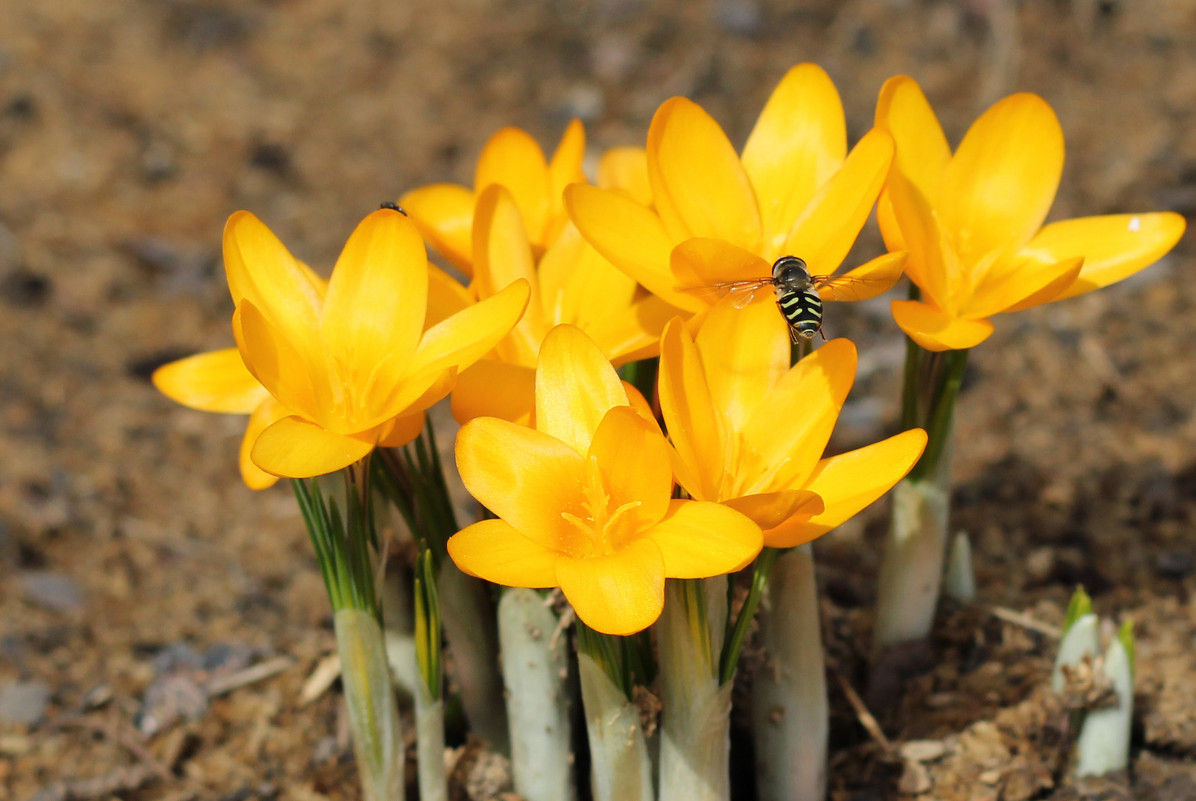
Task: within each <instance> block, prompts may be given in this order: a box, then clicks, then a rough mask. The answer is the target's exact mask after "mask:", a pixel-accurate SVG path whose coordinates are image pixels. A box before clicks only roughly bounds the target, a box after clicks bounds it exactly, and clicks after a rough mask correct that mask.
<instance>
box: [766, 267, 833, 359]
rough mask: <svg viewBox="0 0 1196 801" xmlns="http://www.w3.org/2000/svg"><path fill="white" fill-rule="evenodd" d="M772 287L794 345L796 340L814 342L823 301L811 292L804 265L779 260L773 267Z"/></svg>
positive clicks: (810, 283) (820, 318) (820, 319)
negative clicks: (774, 289) (812, 340)
mask: <svg viewBox="0 0 1196 801" xmlns="http://www.w3.org/2000/svg"><path fill="white" fill-rule="evenodd" d="M772 283H773V286H774V287H776V292H777V306H779V307H780V309H781V314H782V315H783V316H784V317H785V322H787V323H789V333H790V335H791V336H792V337H793V341H794V342H797V338H798V337H799V336H800V337H803V338H805V339H813V338H814V335H815V334H817V333H818V331H819V329H820V328H822V297H821V296H819V294H818V292H817V291H816V290H815V289H814V281H813V279H812V278H811V277H810V271H809V269H808V268H807V267H806V263H805V262H804V261H803V260H801V259H799V258H797V257H796V256H782V257H781V258H779V259H777V260H776V263H775V264H773V265H772Z"/></svg>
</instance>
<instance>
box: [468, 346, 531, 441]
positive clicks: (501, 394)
mask: <svg viewBox="0 0 1196 801" xmlns="http://www.w3.org/2000/svg"><path fill="white" fill-rule="evenodd" d="M452 407H453V417H455V418H456V419H457V422H459V423H466V422H468V421H470V420H472V419H473V418H475V417H498V418H500V419H502V420H509V421H511V422H512V423H519V424H520V425H531V420H532V412H533V411H534V410H535V408H536V370H535V368H533V367H524V366H522V365H518V364H507V363H505V362H500V361H497V360H495V359H482V360H481V361H478V362H475V363H474V364H473V365H471V366H470V367H468V368H467V369H465V370H463V371H461V373H460V374H459V375H458V376H457V385H456V386H455V387H454V388H453V400H452Z"/></svg>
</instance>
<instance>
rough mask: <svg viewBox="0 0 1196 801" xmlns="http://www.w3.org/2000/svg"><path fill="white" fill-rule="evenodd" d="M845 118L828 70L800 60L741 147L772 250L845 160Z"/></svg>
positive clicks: (774, 92) (774, 91)
mask: <svg viewBox="0 0 1196 801" xmlns="http://www.w3.org/2000/svg"><path fill="white" fill-rule="evenodd" d="M846 154H847V123H846V120H845V119H844V116H843V102H842V101H841V100H840V99H839V93H838V91H836V90H835V85H834V83H832V82H831V79H830V76H828V75H827V74H826V72H825V71H824V70H823V69H822V68H821V67H819V66H817V65H814V64H799V65H797V66H796V67H793V68H792V69H791V70H789V72H788V74H786V75H785V77H784V78H782V79H781V82H780V83H779V84H778V85H777V88H776V89H774V90H773V92H772V96H771V97H769V99H768V102H767V103H766V104H765V105H764V110H763V111H762V112H760V118H759V119H758V120H756V126H755V127H754V128H753V129H752V133H751V135H750V136H749V137H748V140H747V144H746V145H744V148H743V168H744V170H745V171H746V172H747V175H748V177H749V178H750V179H751V182H752V186H753V187H754V188H755V190H756V198H757V199H758V200H759V203H760V216H761V217H762V218H763V227H764V236H765V237H766V238H770V239H771V238H772V237H782V239H780V240H778V241H775V242H765V247H766V248H768V249H769V250H772V249H776V248H779V247H780V245H781V242H782V241H783V237H785V236H786V235H787V234H788V232H789V229H790V228H791V227H792V226H793V221H794V220H796V219H797V218H798V216H799V215H800V214H801V213H802V210H803V209H805V208H806V205H807V204H808V203H809V202H810V199H811V198H813V197H814V192H815V191H816V190H817V189H818V187H820V186H822V185H823V184H824V183H826V181H827V180H829V179H830V177H831V175H833V174H834V172H835V170H837V169H839V166H840V165H841V164H842V163H843V157H844V156H845V155H846Z"/></svg>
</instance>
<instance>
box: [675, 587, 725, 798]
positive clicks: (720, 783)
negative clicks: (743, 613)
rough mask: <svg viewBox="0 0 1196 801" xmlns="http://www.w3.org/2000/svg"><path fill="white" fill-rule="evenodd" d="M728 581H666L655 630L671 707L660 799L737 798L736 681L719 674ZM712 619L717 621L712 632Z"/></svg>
mask: <svg viewBox="0 0 1196 801" xmlns="http://www.w3.org/2000/svg"><path fill="white" fill-rule="evenodd" d="M726 581H727V579H726V577H718V578H717V579H703V580H700V581H699V580H680V579H670V580H669V581H667V582H666V584H665V603H664V611H663V612H662V613H661V616H660V620H659V622H658V623H657V629H656V635H657V648H658V651H659V659H660V688H661V704H662V706H663V708H664V719H663V722H662V726H661V743H660V801H728V799H730V797H731V784H730V781H731V780H730V752H731V686H732V682H730V681H727V682H723V681H721V680H720V677H719V671H718V665H717V662H716V659H717V657H716V654H718V653H719V652H721V651H722V647H721V646H722V643H721V642H718V640H721V639H722V635H723V632H724V631H725V627H724V625H723V623H722V620H723V617H720V615H719V614H717V612H720V611H721V612H722V615H723V616H725V614H726V610H725V608H724V607H723V606H722V604H723V602H724V600H725V598H726V584H725V583H724V582H726ZM711 607H715V609H711ZM710 611H715V612H716V613H715V614H709V612H710ZM711 619H713V620H715V621H718V623H717V625H715V626H714V627H713V631H712V627H711V625H710V623H709V621H710V620H711ZM716 634H717V638H716V636H715V635H716Z"/></svg>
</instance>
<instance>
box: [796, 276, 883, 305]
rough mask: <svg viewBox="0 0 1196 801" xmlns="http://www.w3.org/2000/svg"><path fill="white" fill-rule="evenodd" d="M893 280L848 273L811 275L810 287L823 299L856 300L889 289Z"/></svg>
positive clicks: (865, 298) (871, 296) (864, 298)
mask: <svg viewBox="0 0 1196 801" xmlns="http://www.w3.org/2000/svg"><path fill="white" fill-rule="evenodd" d="M891 286H892V282H890V281H888V280H886V279H884V278H852V277H851V276H847V275H811V276H810V287H811V288H812V289H813V290H814V291H816V292H817V293H818V294H819V295H820V296H821V297H822V299H823V300H829V301H856V300H867V299H868V298H873V297H876V296H877V295H879V294H880V293H882V292H885V291H887V290H888V289H889V288H890V287H891Z"/></svg>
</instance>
